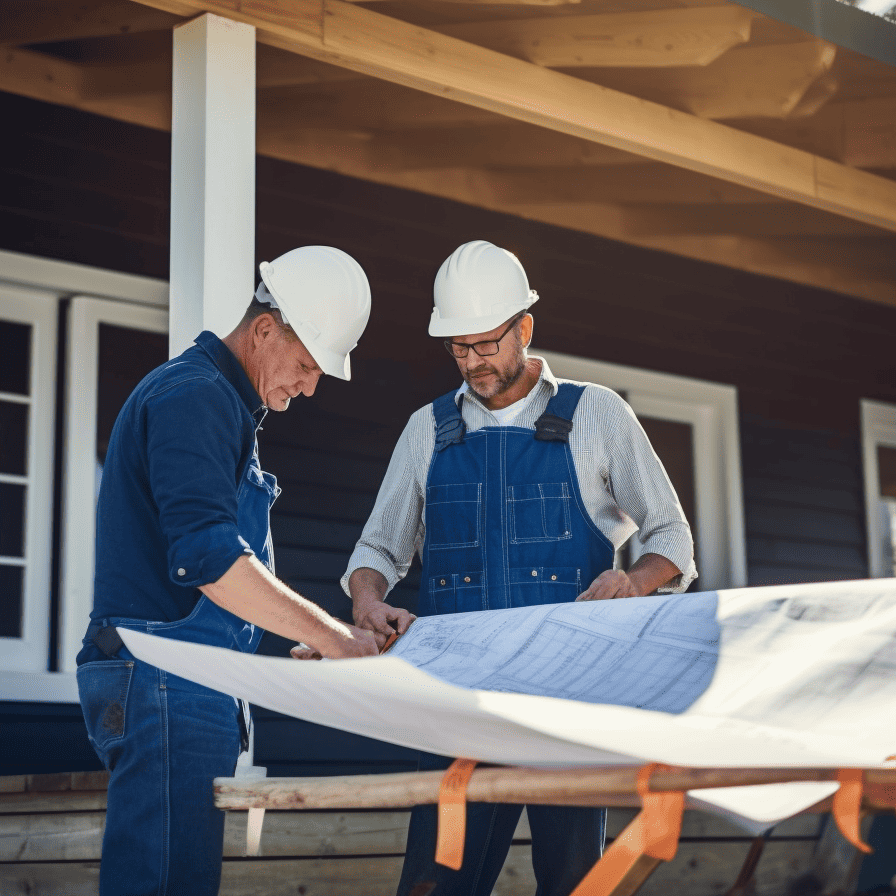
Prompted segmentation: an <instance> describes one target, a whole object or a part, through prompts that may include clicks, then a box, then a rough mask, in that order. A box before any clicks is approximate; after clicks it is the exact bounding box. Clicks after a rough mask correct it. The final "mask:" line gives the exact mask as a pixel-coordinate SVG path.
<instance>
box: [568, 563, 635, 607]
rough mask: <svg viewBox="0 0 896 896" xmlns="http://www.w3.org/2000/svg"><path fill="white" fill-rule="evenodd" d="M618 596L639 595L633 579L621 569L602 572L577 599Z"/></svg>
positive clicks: (603, 598) (613, 597) (600, 598)
mask: <svg viewBox="0 0 896 896" xmlns="http://www.w3.org/2000/svg"><path fill="white" fill-rule="evenodd" d="M617 597H638V592H637V591H636V590H635V586H634V584H633V582H632V580H631V579H630V578H629V577H628V574H627V573H626V572H623V570H621V569H608V570H607V571H606V572H602V573H601V574H600V575H599V576H598V577H597V578H596V579H595V580H594V581H593V582H592V583H591V584H590V585H589V586H588V588H586V589H585V591H583V592H582V593H581V594H580V595H579V596H578V597H577V598H576V600H577V601H579V600H614V599H615V598H617Z"/></svg>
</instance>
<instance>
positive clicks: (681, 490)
mask: <svg viewBox="0 0 896 896" xmlns="http://www.w3.org/2000/svg"><path fill="white" fill-rule="evenodd" d="M638 420H639V421H640V423H641V426H643V427H644V432H646V433H647V438H649V439H650V444H651V445H653V450H654V451H656V453H657V455H658V456H659V459H660V460H661V461H662V462H663V466H664V467H665V468H666V472H667V473H668V474H669V479H671V480H672V487H673V488H674V489H675V493H676V494H677V495H678V500H679V501H680V502H681V508H682V510H684V515H685V517H686V518H687V521H688V522H689V523H690V524H691V532H692V533H693V534H694V541H695V545H694V551H695V555H696V559H697V569H698V570H699V569H700V554H699V545H697V544H696V526H697V518H696V506H697V505H696V499H695V497H694V436H693V428H692V427H691V424H690V423H680V422H678V421H675V420H658V419H656V418H654V417H641V416H639V417H638Z"/></svg>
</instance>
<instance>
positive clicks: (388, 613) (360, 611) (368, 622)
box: [352, 598, 417, 638]
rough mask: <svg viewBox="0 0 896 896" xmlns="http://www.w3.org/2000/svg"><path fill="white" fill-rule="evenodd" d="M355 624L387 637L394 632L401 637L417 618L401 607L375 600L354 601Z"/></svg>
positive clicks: (353, 614)
mask: <svg viewBox="0 0 896 896" xmlns="http://www.w3.org/2000/svg"><path fill="white" fill-rule="evenodd" d="M352 616H353V617H354V619H355V624H356V625H359V626H360V627H361V628H364V629H368V630H369V631H371V632H376V633H377V634H379V635H384V636H385V637H387V638H388V637H389V635H391V634H393V633H394V632H398V634H399V635H403V634H404V633H405V632H406V631H407V630H408V626H409V625H410V624H411V623H412V622H413V621H414V620H415V619H416V618H417V617H416V616H415V615H414V614H413V613H408V611H407V610H403V609H402V608H401V607H393V606H390V605H389V604H387V603H384V602H383V601H381V600H379V599H377V598H367V599H366V600H365V599H361V600H358V601H355V602H354V604H353V607H352Z"/></svg>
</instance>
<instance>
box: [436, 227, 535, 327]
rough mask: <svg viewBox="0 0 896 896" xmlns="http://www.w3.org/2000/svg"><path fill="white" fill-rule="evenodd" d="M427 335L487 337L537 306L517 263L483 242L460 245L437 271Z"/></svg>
mask: <svg viewBox="0 0 896 896" xmlns="http://www.w3.org/2000/svg"><path fill="white" fill-rule="evenodd" d="M433 298H434V308H433V312H432V317H431V319H430V322H429V334H430V336H468V335H471V334H473V333H487V332H488V331H489V330H492V329H494V328H495V327H497V326H500V325H501V324H502V323H504V321H506V320H509V319H510V318H511V317H513V316H514V315H516V314H519V312H521V311H527V310H528V309H529V308H530V307H531V306H532V305H534V304H535V302H537V301H538V293H537V292H535V290H531V289H529V281H528V280H527V278H526V272H525V271H524V270H523V266H522V265H521V264H520V262H519V259H517V257H516V256H515V255H513V254H512V253H511V252H508V251H507V250H506V249H501V248H500V247H498V246H495V245H494V244H493V243H489V242H487V241H485V240H473V241H472V242H469V243H464V244H463V245H462V246H459V247H458V248H457V249H455V250H454V252H452V253H451V255H449V256H448V258H446V259H445V261H444V262H443V263H442V266H441V267H440V268H439V272H438V274H436V280H435V285H434V287H433Z"/></svg>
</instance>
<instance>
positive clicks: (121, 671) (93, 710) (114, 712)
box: [77, 660, 134, 758]
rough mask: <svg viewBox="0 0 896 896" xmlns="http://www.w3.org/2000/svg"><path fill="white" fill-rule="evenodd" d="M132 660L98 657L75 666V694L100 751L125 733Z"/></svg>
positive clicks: (132, 672) (91, 737) (132, 671)
mask: <svg viewBox="0 0 896 896" xmlns="http://www.w3.org/2000/svg"><path fill="white" fill-rule="evenodd" d="M133 675H134V663H133V662H131V661H129V660H98V661H96V662H93V663H85V664H84V665H83V666H79V667H78V671H77V680H78V695H79V697H80V699H81V708H82V710H83V712H84V722H85V723H86V725H87V734H88V735H89V737H90V740H91V741H92V742H93V745H94V747H95V748H96V750H97V752H98V753H99V754H100V756H101V758H102V754H103V753H104V752H105V751H106V750H107V749H108V748H109V747H110V746H112V745H113V744H114V743H116V741H119V740H121V739H122V738H123V737H124V735H125V733H126V723H127V708H128V693H129V691H130V687H131V678H132V677H133Z"/></svg>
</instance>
